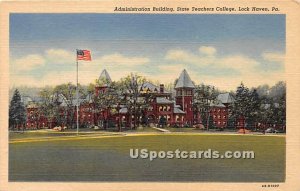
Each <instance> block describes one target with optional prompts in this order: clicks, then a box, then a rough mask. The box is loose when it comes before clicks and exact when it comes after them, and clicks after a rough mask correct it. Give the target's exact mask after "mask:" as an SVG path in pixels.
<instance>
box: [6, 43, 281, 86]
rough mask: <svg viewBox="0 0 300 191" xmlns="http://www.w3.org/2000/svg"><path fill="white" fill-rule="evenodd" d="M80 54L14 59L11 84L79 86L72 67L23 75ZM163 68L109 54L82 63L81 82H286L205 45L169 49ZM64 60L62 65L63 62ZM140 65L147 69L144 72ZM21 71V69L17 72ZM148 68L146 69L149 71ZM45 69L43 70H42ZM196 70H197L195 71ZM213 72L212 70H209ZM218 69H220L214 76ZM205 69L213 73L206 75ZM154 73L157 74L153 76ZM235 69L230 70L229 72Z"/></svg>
mask: <svg viewBox="0 0 300 191" xmlns="http://www.w3.org/2000/svg"><path fill="white" fill-rule="evenodd" d="M75 57H76V54H73V53H71V52H69V51H66V50H62V49H49V50H47V51H45V53H44V54H43V55H28V56H25V57H22V58H20V59H16V60H13V62H12V64H13V67H12V68H13V69H14V72H12V73H11V79H10V81H11V85H15V86H18V85H32V86H40V87H41V86H45V85H57V84H61V83H67V82H72V83H75V80H76V71H75V67H70V68H69V70H67V71H51V72H48V71H45V72H44V75H41V76H39V77H37V76H34V75H31V74H25V73H22V71H30V70H32V69H36V68H39V67H43V66H45V65H47V64H52V63H53V62H55V63H57V64H61V65H60V66H65V65H64V64H63V63H65V64H69V62H70V63H73V64H74V60H75ZM164 58H165V59H164V60H161V62H160V63H159V64H160V65H152V64H151V62H150V59H149V58H147V57H142V56H127V55H124V54H120V53H114V54H108V55H104V56H101V57H96V58H93V59H92V61H91V62H80V64H79V71H80V72H79V82H80V83H81V84H88V83H92V82H94V80H95V79H97V78H98V77H99V75H100V73H101V71H102V70H103V69H107V71H108V72H109V74H110V76H111V78H112V79H113V80H119V79H120V78H122V77H125V76H126V75H128V74H130V73H131V72H133V73H138V74H140V75H143V76H145V77H146V78H148V79H151V80H153V81H156V80H159V81H160V82H161V83H170V82H171V83H173V82H174V80H175V79H176V78H178V76H179V75H180V73H181V71H182V70H183V69H187V71H188V73H189V74H190V76H191V79H192V80H193V81H194V82H195V83H196V84H199V83H206V84H211V85H215V86H216V87H218V88H220V89H223V90H235V88H236V87H237V86H238V85H239V84H240V82H241V81H243V82H244V83H245V84H246V85H247V86H249V87H251V86H257V85H260V84H264V83H267V84H269V85H271V84H274V83H276V82H277V81H279V80H284V79H285V78H284V72H282V71H269V72H267V73H266V72H265V73H262V72H263V71H262V72H261V71H259V70H257V68H259V67H260V66H261V64H262V63H260V61H259V60H257V59H254V58H250V57H248V56H245V55H240V54H233V55H225V56H222V55H218V54H217V51H216V49H215V48H214V47H211V46H209V47H205V46H202V47H200V48H199V51H198V52H196V53H192V52H190V51H187V50H183V49H171V50H169V51H168V52H167V53H166V55H165V57H164ZM262 58H263V59H264V60H265V61H270V62H283V60H284V55H283V54H280V53H272V52H269V53H264V54H262ZM60 61H61V62H60ZM139 66H143V67H142V68H144V70H141V68H140V67H139ZM17 68H18V70H16V69H17ZM145 68H146V69H145ZM41 69H42V68H41ZM192 69H193V70H192ZM206 69H211V70H206ZM214 69H218V72H217V73H214V72H213V71H214ZM226 69H232V70H234V71H237V73H236V74H233V75H222V70H224V71H225V70H226ZM201 70H205V71H212V72H211V73H209V72H207V73H205V75H203V72H202V73H201V72H200V71H201ZM153 71H155V72H154V73H153ZM228 71H229V72H230V71H231V70H227V72H228Z"/></svg>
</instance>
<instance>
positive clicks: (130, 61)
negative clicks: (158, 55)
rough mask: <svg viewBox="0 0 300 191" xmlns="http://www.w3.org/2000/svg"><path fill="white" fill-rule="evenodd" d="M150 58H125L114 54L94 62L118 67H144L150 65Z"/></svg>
mask: <svg viewBox="0 0 300 191" xmlns="http://www.w3.org/2000/svg"><path fill="white" fill-rule="evenodd" d="M149 61H150V60H149V58H145V57H136V56H133V57H128V56H124V55H122V54H120V53H114V54H109V55H104V56H102V57H100V58H96V59H95V60H94V62H96V63H103V64H118V65H126V66H137V65H144V64H147V63H149Z"/></svg>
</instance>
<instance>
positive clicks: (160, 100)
mask: <svg viewBox="0 0 300 191" xmlns="http://www.w3.org/2000/svg"><path fill="white" fill-rule="evenodd" d="M156 103H158V104H173V103H174V102H173V101H170V100H168V99H167V98H164V97H157V98H156Z"/></svg>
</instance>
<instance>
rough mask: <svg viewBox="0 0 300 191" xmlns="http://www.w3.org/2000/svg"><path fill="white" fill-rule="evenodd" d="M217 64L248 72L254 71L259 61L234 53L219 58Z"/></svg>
mask: <svg viewBox="0 0 300 191" xmlns="http://www.w3.org/2000/svg"><path fill="white" fill-rule="evenodd" d="M215 64H216V65H217V66H220V67H224V68H232V69H236V70H238V71H239V72H240V73H247V72H253V70H254V69H255V67H257V66H258V65H259V62H258V61H256V60H254V59H251V58H248V57H246V56H243V55H232V56H227V57H222V58H219V59H217V61H216V63H215Z"/></svg>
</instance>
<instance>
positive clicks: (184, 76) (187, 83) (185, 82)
mask: <svg viewBox="0 0 300 191" xmlns="http://www.w3.org/2000/svg"><path fill="white" fill-rule="evenodd" d="M175 88H195V85H194V83H193V82H192V80H191V78H190V76H189V74H188V73H187V71H186V70H185V69H184V70H183V71H182V72H181V74H180V76H179V79H178V81H177V83H176V85H175Z"/></svg>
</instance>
